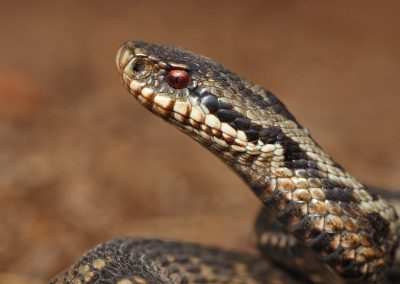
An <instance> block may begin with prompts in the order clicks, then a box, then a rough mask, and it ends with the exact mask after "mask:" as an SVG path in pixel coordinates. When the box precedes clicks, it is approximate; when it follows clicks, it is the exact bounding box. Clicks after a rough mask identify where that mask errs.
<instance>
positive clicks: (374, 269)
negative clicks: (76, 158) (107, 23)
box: [52, 41, 400, 284]
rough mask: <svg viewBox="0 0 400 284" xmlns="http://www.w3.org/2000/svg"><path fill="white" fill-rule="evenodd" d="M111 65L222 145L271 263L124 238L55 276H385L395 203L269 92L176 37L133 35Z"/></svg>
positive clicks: (211, 279) (180, 122) (190, 128)
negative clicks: (248, 194) (254, 202)
mask: <svg viewBox="0 0 400 284" xmlns="http://www.w3.org/2000/svg"><path fill="white" fill-rule="evenodd" d="M116 63H117V67H118V70H119V72H120V74H121V77H122V82H123V85H124V86H125V87H126V88H127V89H128V91H129V92H130V93H131V94H132V95H133V96H134V97H135V98H136V99H137V100H138V101H139V102H140V103H141V104H142V105H143V106H145V107H146V108H148V109H149V110H150V111H151V112H153V113H154V114H156V115H158V116H160V117H162V118H163V119H165V120H167V121H168V122H170V123H172V124H174V125H175V126H177V127H178V128H179V129H180V130H182V131H183V132H185V133H187V134H188V135H189V136H191V137H192V138H194V139H195V140H196V141H198V142H199V143H201V144H202V145H203V146H205V147H206V148H207V149H209V150H210V151H211V152H213V153H214V154H215V155H217V156H218V157H219V158H220V159H221V160H223V161H224V162H225V163H226V164H227V165H228V166H229V167H230V168H232V169H233V170H234V171H235V172H236V173H237V174H238V175H239V176H241V177H242V178H243V179H244V181H245V182H246V183H247V184H248V185H249V187H250V188H251V189H252V191H253V192H254V193H255V194H256V195H257V197H258V198H259V199H260V201H261V202H262V203H263V204H264V207H265V209H263V210H262V212H261V213H260V215H259V217H258V219H257V222H256V234H257V237H258V247H259V249H260V251H261V252H262V254H263V255H264V256H265V257H267V258H269V259H270V262H268V261H266V260H263V258H262V257H259V256H253V255H246V254H242V253H235V252H228V251H223V250H220V249H217V248H210V247H204V246H200V245H196V244H190V243H182V242H173V241H161V240H148V239H139V238H125V239H117V240H112V241H110V242H108V243H105V244H101V245H99V246H98V247H97V248H95V249H94V250H92V251H90V252H88V253H87V254H85V255H84V256H83V258H82V259H81V260H80V261H79V262H78V263H77V264H76V265H75V266H73V267H72V268H71V269H70V270H67V271H66V272H64V273H61V274H60V275H58V276H57V277H56V278H55V279H54V280H53V282H52V283H119V284H129V283H309V282H315V283H380V282H383V281H389V280H388V278H387V277H388V275H389V270H390V268H391V266H392V263H393V262H394V260H395V251H396V248H397V243H398V238H399V221H398V217H397V214H396V212H395V210H394V208H393V207H392V205H390V204H389V203H388V202H387V201H386V200H385V199H383V198H382V197H381V196H380V195H378V194H376V193H373V192H372V191H373V190H371V189H370V188H368V187H367V186H365V185H363V184H362V183H360V182H358V181H357V180H356V179H355V178H354V177H352V176H351V175H350V174H349V173H347V172H346V171H345V170H344V169H343V168H342V167H341V166H340V165H339V164H338V163H337V162H335V161H334V160H333V159H332V158H330V157H329V156H328V155H327V154H326V153H325V152H324V151H323V150H322V149H321V147H320V146H319V145H318V144H317V143H316V142H315V141H314V140H313V139H312V138H311V136H310V134H309V132H308V131H307V130H306V129H305V128H303V127H302V126H301V125H300V124H299V122H297V120H296V119H295V118H294V117H293V115H292V114H291V113H290V112H289V111H288V110H287V108H286V107H285V105H284V104H283V103H281V102H280V101H279V100H278V99H277V98H276V97H275V96H274V95H273V94H272V93H271V92H269V91H267V90H265V89H264V88H262V87H261V86H259V85H257V84H254V83H252V82H249V81H247V80H245V79H244V78H243V77H241V76H239V75H236V74H234V73H233V72H231V71H229V70H228V69H226V68H225V67H223V66H222V65H220V64H218V63H216V62H215V61H213V60H211V59H209V58H206V57H203V56H199V55H196V54H194V53H192V52H190V51H187V50H185V49H182V48H180V47H176V46H171V45H156V44H151V43H146V42H140V41H128V42H126V43H125V44H124V45H123V46H122V47H121V48H120V50H119V51H118V55H117V62H116ZM271 263H274V264H275V265H276V266H275V265H272V264H271ZM277 267H279V268H277ZM390 279H391V280H390V281H394V282H395V281H396V277H395V276H391V278H390ZM399 282H400V280H399Z"/></svg>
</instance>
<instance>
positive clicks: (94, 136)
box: [0, 0, 400, 283]
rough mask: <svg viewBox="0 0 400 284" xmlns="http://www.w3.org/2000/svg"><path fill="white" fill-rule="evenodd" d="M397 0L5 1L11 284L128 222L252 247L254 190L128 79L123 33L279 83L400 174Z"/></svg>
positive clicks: (1, 89)
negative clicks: (138, 95) (118, 56)
mask: <svg viewBox="0 0 400 284" xmlns="http://www.w3.org/2000/svg"><path fill="white" fill-rule="evenodd" d="M397 3H398V2H397ZM399 8H400V6H399V5H397V4H396V1H392V2H389V1H331V2H329V3H328V2H327V1H172V0H170V1H48V2H46V1H1V3H0V272H1V274H0V283H26V282H27V279H36V281H37V283H44V281H48V280H49V279H50V278H51V277H52V276H53V275H54V274H56V273H57V272H59V271H60V270H62V269H64V268H66V267H67V266H69V265H71V264H72V263H73V262H74V261H75V260H76V259H77V258H78V257H79V256H80V255H81V254H82V253H83V252H84V251H85V250H88V249H89V248H91V247H93V246H94V245H95V244H97V243H99V242H102V241H105V240H108V239H111V238H113V237H116V236H122V235H134V236H152V237H161V238H170V239H171V238H172V239H183V240H190V241H196V242H201V243H206V244H215V245H219V246H223V247H227V248H236V249H242V250H251V229H252V223H253V219H254V216H255V214H256V212H257V211H258V207H259V204H258V201H257V200H256V198H255V197H254V196H253V195H252V194H251V192H250V191H249V190H248V189H247V188H246V186H245V185H244V184H243V183H242V182H241V181H240V180H239V178H237V177H236V176H234V175H233V174H232V173H231V172H230V171H229V170H228V169H227V168H226V167H225V166H224V165H223V164H222V163H221V162H220V161H218V160H217V159H215V158H214V157H213V156H212V155H211V154H209V153H207V152H206V151H205V150H204V149H202V148H201V147H200V146H199V145H197V144H196V143H195V142H193V141H191V140H190V139H189V138H188V137H186V136H184V135H182V134H181V133H179V132H178V131H176V130H174V129H173V128H172V127H171V126H168V125H166V124H165V123H164V122H162V121H161V120H159V119H158V118H156V117H154V116H153V115H151V114H150V113H148V112H147V111H146V110H145V109H143V108H142V107H141V106H139V105H138V104H137V103H135V102H134V100H133V99H132V98H131V97H130V96H129V95H128V94H127V92H126V91H125V90H124V89H123V88H122V86H121V84H120V81H119V78H118V74H117V72H116V68H115V66H114V56H115V53H116V51H117V49H118V47H119V46H120V44H121V43H122V42H123V41H125V40H127V39H142V40H147V41H153V42H159V43H175V44H179V45H181V46H184V47H186V48H189V49H191V50H194V51H196V52H198V53H201V54H204V55H207V56H209V57H212V58H214V59H217V60H218V61H219V62H222V63H223V64H225V65H226V66H228V67H229V68H231V69H232V70H235V71H237V72H238V73H241V74H243V75H244V76H245V77H247V78H249V79H251V80H253V81H256V82H258V83H260V84H262V85H264V86H266V87H268V88H269V89H270V90H272V91H273V92H274V93H276V94H278V95H279V97H280V98H281V99H282V100H283V101H284V102H285V103H286V104H287V105H288V107H289V108H290V109H291V111H292V112H293V113H294V114H295V115H296V117H297V118H298V119H299V120H300V121H301V123H302V124H304V125H306V126H307V127H309V128H310V129H311V131H312V133H313V136H314V137H315V138H316V139H317V140H318V141H319V142H320V144H321V145H322V146H323V147H324V148H325V149H326V150H327V151H328V152H329V153H330V154H331V155H332V156H333V157H334V158H335V159H336V160H338V161H340V162H341V163H342V164H343V165H344V166H345V167H346V168H347V169H348V170H349V171H350V172H351V173H353V174H354V175H355V176H357V177H359V178H360V179H361V180H362V181H365V182H368V183H371V184H377V185H382V186H386V187H389V188H396V187H400V152H399V151H398V145H399V139H400V123H399V120H400V112H399V102H400V99H399V94H400V84H399V83H398V81H399V80H398V76H399V74H400V53H399V50H400V37H399V33H398V29H399V25H400V9H399ZM32 281H33V280H32Z"/></svg>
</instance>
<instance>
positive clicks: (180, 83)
mask: <svg viewBox="0 0 400 284" xmlns="http://www.w3.org/2000/svg"><path fill="white" fill-rule="evenodd" d="M167 82H168V85H170V86H171V87H172V88H174V89H183V88H186V87H187V85H189V82H190V75H189V73H188V72H186V71H185V70H171V71H169V72H168V75H167Z"/></svg>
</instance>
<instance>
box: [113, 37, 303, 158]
mask: <svg viewBox="0 0 400 284" xmlns="http://www.w3.org/2000/svg"><path fill="white" fill-rule="evenodd" d="M116 63H117V68H118V70H119V72H120V75H121V78H122V82H123V84H124V86H125V88H127V89H128V91H129V92H130V93H131V94H132V95H133V96H134V97H135V98H136V99H137V100H138V101H139V102H140V103H141V104H142V105H143V106H145V107H146V108H148V109H149V110H150V111H152V112H153V113H154V114H156V115H158V116H161V117H162V118H164V119H166V120H168V121H169V122H171V123H173V124H175V125H176V126H178V128H180V129H181V130H183V131H184V132H190V133H191V134H192V135H191V137H192V138H194V139H195V140H198V141H200V142H201V143H202V144H203V145H212V147H216V148H218V149H215V150H216V151H217V152H222V151H223V150H226V149H228V148H229V149H230V151H239V152H247V151H250V152H252V153H259V152H260V150H261V147H262V146H263V145H264V144H265V143H266V142H267V140H268V139H270V138H271V137H270V136H271V135H270V134H271V132H268V133H267V132H266V131H264V132H263V129H269V128H271V127H274V126H275V125H276V123H277V122H279V121H287V125H288V127H298V124H297V122H296V121H295V119H294V117H293V116H292V115H291V114H290V113H289V112H288V111H287V109H286V107H285V106H284V105H283V104H282V103H281V102H280V101H279V100H278V99H277V98H276V97H275V96H274V95H272V94H271V93H270V92H268V91H266V90H264V89H263V88H262V87H261V86H259V85H256V84H254V83H252V82H249V81H247V80H245V79H244V78H243V77H241V76H239V75H236V74H235V73H233V72H231V71H230V70H228V69H227V68H225V67H224V66H222V65H221V64H219V63H217V62H215V61H213V60H211V59H209V58H207V57H204V56H200V55H197V54H194V53H192V52H190V51H188V50H186V49H183V48H180V47H177V46H173V45H156V44H152V43H146V42H141V41H127V42H125V43H124V44H123V46H122V47H121V48H120V49H119V51H118V54H117V58H116ZM275 134H276V133H275Z"/></svg>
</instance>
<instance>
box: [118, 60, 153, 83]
mask: <svg viewBox="0 0 400 284" xmlns="http://www.w3.org/2000/svg"><path fill="white" fill-rule="evenodd" d="M152 69H153V66H152V64H151V62H150V60H149V59H147V58H134V59H133V60H132V61H131V62H129V63H128V64H127V65H126V67H125V69H124V71H125V73H126V74H127V75H128V76H130V77H134V78H136V79H143V78H146V77H147V76H149V75H150V73H151V70H152Z"/></svg>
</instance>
